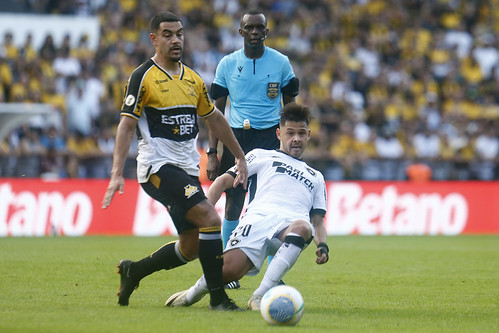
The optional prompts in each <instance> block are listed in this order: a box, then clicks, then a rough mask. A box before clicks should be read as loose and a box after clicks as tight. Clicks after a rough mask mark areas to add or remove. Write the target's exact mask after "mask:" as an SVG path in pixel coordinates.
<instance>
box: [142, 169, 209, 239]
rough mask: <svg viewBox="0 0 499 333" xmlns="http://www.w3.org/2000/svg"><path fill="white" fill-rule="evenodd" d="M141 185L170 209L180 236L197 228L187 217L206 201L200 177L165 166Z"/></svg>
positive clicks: (169, 211)
mask: <svg viewBox="0 0 499 333" xmlns="http://www.w3.org/2000/svg"><path fill="white" fill-rule="evenodd" d="M140 185H141V186H142V188H143V189H144V191H145V192H146V193H147V194H148V195H150V196H151V197H152V198H153V199H155V200H157V201H159V202H161V203H162V204H163V206H165V207H166V208H167V209H168V213H170V216H171V218H172V221H173V224H175V228H177V231H178V233H179V234H181V233H182V232H183V231H185V230H189V229H194V228H197V226H196V225H194V224H192V223H191V222H189V221H188V220H187V219H186V218H185V215H186V214H187V211H188V210H189V209H191V208H192V207H194V206H195V205H197V204H198V203H200V202H201V201H203V200H204V199H206V196H205V195H204V192H203V188H202V187H201V183H200V182H199V178H198V177H194V176H190V175H188V174H187V173H186V172H185V171H184V170H182V169H180V168H178V167H176V166H173V165H170V164H165V165H163V166H162V167H161V168H160V169H159V170H158V172H156V173H154V174H152V175H151V176H150V177H149V180H148V181H147V183H141V184H140Z"/></svg>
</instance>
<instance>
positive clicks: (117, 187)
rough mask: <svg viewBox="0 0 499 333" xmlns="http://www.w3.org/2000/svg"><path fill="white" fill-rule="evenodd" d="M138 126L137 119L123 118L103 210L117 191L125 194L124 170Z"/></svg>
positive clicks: (117, 134)
mask: <svg viewBox="0 0 499 333" xmlns="http://www.w3.org/2000/svg"><path fill="white" fill-rule="evenodd" d="M136 126H137V119H135V118H132V117H128V116H121V119H120V123H119V124H118V130H117V132H116V141H115V144H114V153H113V166H112V169H111V179H110V180H109V185H108V187H107V191H106V194H105V195H104V200H103V201H102V208H107V207H108V206H109V205H110V204H111V200H112V199H113V197H114V194H115V193H116V192H117V191H119V192H120V194H123V188H124V186H125V178H124V177H123V169H124V167H125V161H126V157H127V155H128V150H129V149H130V143H131V142H132V140H133V137H134V135H135V128H136Z"/></svg>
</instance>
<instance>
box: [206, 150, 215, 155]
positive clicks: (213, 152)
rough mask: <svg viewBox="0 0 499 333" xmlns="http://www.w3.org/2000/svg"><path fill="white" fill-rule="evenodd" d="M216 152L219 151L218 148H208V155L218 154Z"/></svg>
mask: <svg viewBox="0 0 499 333" xmlns="http://www.w3.org/2000/svg"><path fill="white" fill-rule="evenodd" d="M216 153H217V148H208V149H206V155H210V154H216Z"/></svg>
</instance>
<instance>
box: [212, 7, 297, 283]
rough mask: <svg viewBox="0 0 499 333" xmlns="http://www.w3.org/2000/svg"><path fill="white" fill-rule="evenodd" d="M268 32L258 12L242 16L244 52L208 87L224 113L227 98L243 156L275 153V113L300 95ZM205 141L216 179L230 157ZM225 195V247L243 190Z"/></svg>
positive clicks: (228, 59) (224, 63) (223, 64)
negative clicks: (267, 42)
mask: <svg viewBox="0 0 499 333" xmlns="http://www.w3.org/2000/svg"><path fill="white" fill-rule="evenodd" d="M268 33H269V29H268V28H267V19H266V17H265V15H264V14H263V13H262V12H260V11H249V12H247V13H246V14H244V15H243V16H242V18H241V25H240V28H239V34H240V35H241V36H242V37H243V38H244V48H243V49H240V50H237V51H235V52H233V53H231V54H229V55H226V56H225V57H224V58H223V59H222V60H221V61H220V63H219V64H218V66H217V70H216V73H215V79H214V81H213V83H212V85H211V97H212V98H213V99H214V100H215V105H216V107H217V108H218V109H219V110H221V111H222V112H223V111H224V110H225V106H226V102H227V97H229V100H230V108H229V114H228V121H229V125H230V127H231V128H232V130H233V132H234V135H235V136H236V139H237V140H238V142H239V144H240V146H241V148H242V149H243V150H244V152H245V153H247V152H249V151H251V150H253V149H255V148H263V149H278V148H279V140H278V139H277V136H276V129H277V127H278V124H279V117H280V114H279V112H280V110H281V108H282V106H283V105H286V104H287V103H291V102H294V101H295V97H296V96H297V95H298V92H299V82H298V79H297V78H296V77H295V73H294V71H293V67H292V66H291V63H290V62H289V59H288V57H287V56H285V55H283V54H282V53H280V52H278V51H276V50H274V49H272V48H270V47H266V46H265V45H264V41H265V39H266V38H267V35H268ZM209 142H210V146H209V148H208V149H207V151H206V153H207V154H208V165H207V175H208V179H210V180H214V179H215V178H216V177H217V176H218V175H220V174H223V173H224V172H225V171H227V169H229V168H230V167H232V166H233V165H234V156H232V154H231V153H230V151H229V150H228V149H226V147H225V146H224V147H223V152H222V154H221V159H220V160H219V159H218V155H217V153H218V151H217V145H218V140H217V138H216V137H215V136H214V135H213V134H212V133H211V132H210V135H209ZM250 184H251V183H249V184H248V185H250ZM225 194H226V204H225V217H224V219H223V223H222V238H223V244H224V246H225V244H226V243H227V240H228V239H229V236H230V234H231V232H232V230H234V228H235V227H236V226H237V224H238V223H239V216H240V215H241V211H242V209H243V206H244V199H245V195H246V191H245V190H244V189H243V188H242V187H241V186H239V187H237V188H235V189H230V190H228V191H227V192H226V193H225ZM250 200H251V198H250ZM239 286H240V285H239V282H238V281H235V282H233V283H229V284H228V285H227V287H228V288H234V289H235V288H239Z"/></svg>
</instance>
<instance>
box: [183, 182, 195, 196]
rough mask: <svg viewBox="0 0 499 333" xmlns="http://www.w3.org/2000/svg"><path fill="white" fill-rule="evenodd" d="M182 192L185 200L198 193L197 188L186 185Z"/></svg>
mask: <svg viewBox="0 0 499 333" xmlns="http://www.w3.org/2000/svg"><path fill="white" fill-rule="evenodd" d="M184 190H185V196H186V198H190V197H192V196H193V195H194V194H196V193H198V192H199V188H198V187H197V186H194V185H191V184H189V185H187V186H184Z"/></svg>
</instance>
